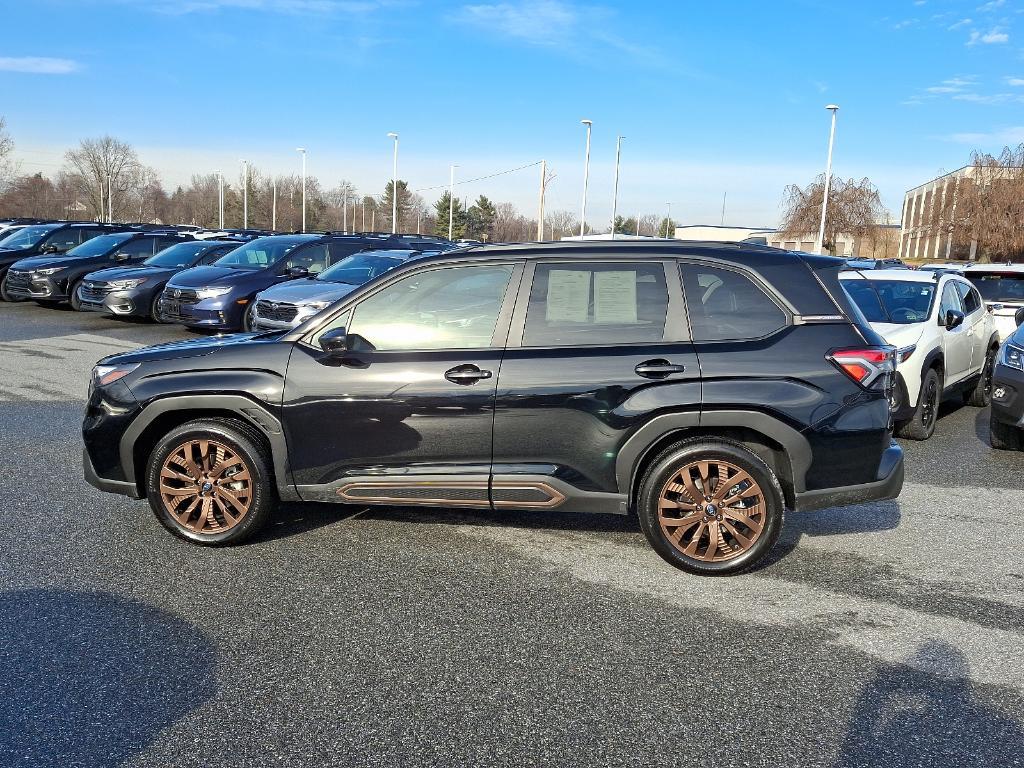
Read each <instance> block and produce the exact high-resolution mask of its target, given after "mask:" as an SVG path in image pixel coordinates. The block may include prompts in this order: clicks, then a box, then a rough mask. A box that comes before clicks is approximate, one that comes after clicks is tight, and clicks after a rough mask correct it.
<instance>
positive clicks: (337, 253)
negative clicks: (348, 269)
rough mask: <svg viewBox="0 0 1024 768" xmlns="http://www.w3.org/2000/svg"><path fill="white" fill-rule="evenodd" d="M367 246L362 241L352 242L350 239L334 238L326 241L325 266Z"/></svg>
mask: <svg viewBox="0 0 1024 768" xmlns="http://www.w3.org/2000/svg"><path fill="white" fill-rule="evenodd" d="M368 247H369V246H366V245H363V244H362V243H353V242H352V241H351V240H348V241H346V240H334V241H332V242H329V243H327V266H330V265H331V264H334V263H335V262H338V261H341V260H342V259H344V258H345V257H346V256H351V255H352V254H353V253H358V252H359V251H361V250H363V249H364V248H368Z"/></svg>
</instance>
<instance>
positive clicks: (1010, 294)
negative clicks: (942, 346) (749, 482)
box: [4, 241, 1024, 302]
mask: <svg viewBox="0 0 1024 768" xmlns="http://www.w3.org/2000/svg"><path fill="white" fill-rule="evenodd" d="M4 246H5V247H7V246H9V242H8V241H5V242H4ZM966 277H967V278H968V279H969V280H970V281H971V282H972V283H974V287H975V288H977V289H978V290H979V291H980V292H981V295H982V296H984V297H985V300H986V301H1010V302H1017V301H1024V273H1020V274H1011V273H1003V274H1000V273H998V272H992V273H989V274H978V273H977V272H974V271H969V272H968V273H967V275H966Z"/></svg>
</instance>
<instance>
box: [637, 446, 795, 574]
mask: <svg viewBox="0 0 1024 768" xmlns="http://www.w3.org/2000/svg"><path fill="white" fill-rule="evenodd" d="M705 462H706V463H708V464H709V465H710V464H717V465H718V466H719V467H721V466H722V465H723V463H724V464H725V465H728V466H729V469H727V472H728V471H732V470H733V469H735V470H736V472H733V473H732V474H730V475H727V476H728V478H729V479H730V480H732V479H734V478H738V477H740V475H739V473H740V472H742V473H745V475H746V478H742V479H740V480H739V481H738V482H737V484H735V485H732V486H729V487H728V488H724V489H723V493H724V494H726V495H725V497H724V498H723V499H721V502H727V501H728V500H729V499H730V498H731V499H733V500H734V502H733V504H732V505H729V504H726V503H715V502H714V499H716V498H717V494H718V491H719V489H720V488H722V487H721V486H720V485H719V483H720V482H721V481H720V480H719V479H718V478H719V475H718V474H717V472H711V470H710V469H708V471H707V472H706V474H708V480H709V483H708V486H709V487H708V489H703V488H702V487H701V486H703V482H701V483H700V486H698V485H697V483H696V480H695V479H694V476H693V475H692V474H691V473H693V472H696V473H697V475H696V479H699V478H700V477H701V475H702V474H703V473H704V472H705V471H704V469H701V468H700V467H701V463H705ZM719 471H720V470H719ZM682 473H686V474H688V475H690V477H691V480H690V482H689V486H690V487H692V488H693V489H694V490H693V491H692V492H691V491H689V490H685V488H686V485H685V483H684V482H683V481H682ZM742 486H745V487H742ZM737 489H740V490H737ZM705 490H706V491H707V492H705V493H704V495H703V496H702V497H701V498H699V499H692V501H691V498H692V496H693V495H694V494H696V495H700V493H701V492H703V491H705ZM755 491H756V493H755ZM748 494H750V495H748ZM744 496H746V498H741V497H744ZM672 497H674V498H675V499H676V500H677V501H673V500H672ZM709 497H710V499H711V501H709V500H708V499H709ZM693 502H696V503H693ZM663 503H664V504H666V505H667V506H666V510H667V512H668V514H667V515H666V516H665V517H664V518H662V515H661V507H662V504H663ZM674 503H675V504H677V505H680V504H681V505H680V506H678V508H676V507H673V506H672V504H674ZM746 504H750V505H751V506H749V507H748V506H741V505H746ZM685 506H689V507H693V508H694V509H693V510H685V509H684V507H685ZM785 506H786V505H785V497H784V496H783V494H782V488H781V486H780V485H779V480H778V478H777V477H776V476H775V473H774V472H773V471H772V469H771V467H769V466H768V465H767V464H765V462H764V461H762V460H761V459H760V458H758V457H757V456H755V455H754V454H753V453H751V452H750V451H749V450H748V449H747V448H745V447H744V446H742V445H740V444H739V443H734V442H731V441H729V440H716V439H711V438H697V439H694V440H689V441H686V442H682V443H677V444H676V445H674V446H672V447H670V448H668V449H666V450H665V451H664V452H662V453H661V454H660V455H659V456H658V457H657V458H655V459H654V461H653V462H651V465H650V467H648V469H647V471H646V472H645V473H644V477H643V480H642V481H641V483H640V490H639V495H638V498H637V515H638V516H639V518H640V527H641V528H642V529H643V532H644V535H645V536H646V537H647V541H648V542H650V544H651V546H652V547H653V548H654V551H655V552H657V553H658V554H659V555H660V556H661V557H662V558H663V559H664V560H665V561H666V562H668V563H670V564H672V565H674V566H675V567H676V568H680V569H682V570H684V571H689V572H690V573H697V574H701V575H708V576H712V575H718V576H722V575H727V574H734V573H739V572H741V571H745V570H747V569H749V568H753V567H754V566H755V565H757V564H758V563H759V562H761V561H762V560H764V558H765V557H767V555H768V553H769V552H770V551H771V549H772V547H773V546H775V542H776V541H777V540H778V538H779V534H780V533H781V531H782V521H783V517H784V515H785ZM737 514H738V515H739V517H737V516H736V515H737ZM673 515H678V517H675V518H674V517H672V516H673ZM698 518H699V519H698ZM741 518H742V519H745V520H748V521H749V523H750V524H749V525H748V524H747V523H744V522H739V520H740V519H741ZM755 518H757V519H756V520H755ZM673 519H680V520H684V519H685V520H686V521H687V523H688V524H683V525H679V526H675V525H673V523H672V520H673ZM755 523H756V525H755ZM694 526H696V528H694ZM758 526H759V528H758ZM669 529H671V531H670V530H669ZM716 535H717V537H718V538H715V536H716ZM737 535H739V536H744V537H749V542H748V543H747V544H743V543H741V539H740V538H737ZM674 537H678V538H675V543H674V542H673V538H674ZM712 541H715V543H716V544H715V548H714V549H713V550H712V549H711V543H712ZM684 544H685V545H686V546H684ZM702 544H703V547H702V546H701V545H702ZM691 548H692V549H693V552H692V553H690V554H687V553H686V552H685V551H684V550H686V549H691ZM702 548H703V552H701V549H702ZM709 553H710V557H709ZM718 553H721V557H716V555H717V554H718Z"/></svg>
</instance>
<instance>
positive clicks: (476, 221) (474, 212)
mask: <svg viewBox="0 0 1024 768" xmlns="http://www.w3.org/2000/svg"><path fill="white" fill-rule="evenodd" d="M497 215H498V211H497V209H496V208H495V207H494V203H492V202H491V201H490V200H489V199H487V196H486V195H480V197H478V198H477V199H476V202H475V203H474V204H473V205H472V207H470V209H469V211H468V219H469V220H468V223H467V227H466V236H467V237H471V238H473V239H474V240H491V239H493V234H494V220H495V218H496V217H497Z"/></svg>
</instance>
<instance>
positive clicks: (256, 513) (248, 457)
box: [146, 419, 277, 545]
mask: <svg viewBox="0 0 1024 768" xmlns="http://www.w3.org/2000/svg"><path fill="white" fill-rule="evenodd" d="M146 496H147V497H148V498H149V504H150V507H152V509H153V512H154V514H155V515H156V517H157V519H158V520H160V522H161V523H162V524H163V525H164V527H165V528H167V529H168V530H169V531H171V533H173V534H174V535H176V536H179V537H181V538H183V539H185V540H187V541H191V542H193V543H196V544H203V545H215V544H237V543H239V542H241V541H244V540H245V539H247V538H249V537H250V536H252V535H253V534H254V533H256V531H258V530H259V529H260V528H261V527H262V526H263V524H264V523H265V522H266V521H267V518H269V516H270V514H271V512H272V511H273V508H274V506H275V505H276V503H277V492H276V490H275V487H274V484H273V482H272V471H271V461H270V456H269V453H268V451H267V449H266V448H265V447H264V445H263V443H262V441H261V440H260V439H259V437H258V436H257V435H256V434H255V433H254V432H252V431H251V430H250V429H249V428H248V427H247V426H246V425H245V424H242V423H238V422H235V421H230V420H227V419H201V420H197V421H191V422H188V423H186V424H182V425H181V426H180V427H177V428H175V429H172V430H171V431H170V432H169V433H168V434H167V435H165V436H164V437H163V438H162V439H161V440H160V441H159V442H158V443H157V445H156V448H154V449H153V453H152V454H151V455H150V457H149V463H148V465H147V469H146Z"/></svg>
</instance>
